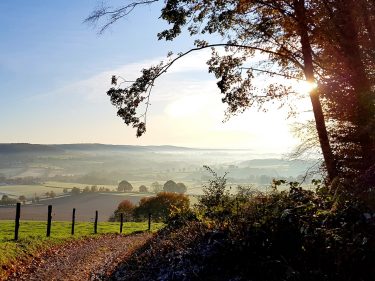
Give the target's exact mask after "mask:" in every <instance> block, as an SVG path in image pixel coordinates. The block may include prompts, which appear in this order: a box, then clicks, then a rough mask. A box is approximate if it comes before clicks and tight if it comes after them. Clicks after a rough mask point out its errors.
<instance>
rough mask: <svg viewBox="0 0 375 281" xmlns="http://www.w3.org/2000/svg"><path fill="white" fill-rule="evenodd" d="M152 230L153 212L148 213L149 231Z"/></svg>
mask: <svg viewBox="0 0 375 281" xmlns="http://www.w3.org/2000/svg"><path fill="white" fill-rule="evenodd" d="M150 230H151V213H148V231H150Z"/></svg>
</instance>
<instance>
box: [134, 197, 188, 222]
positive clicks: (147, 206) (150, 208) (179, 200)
mask: <svg viewBox="0 0 375 281" xmlns="http://www.w3.org/2000/svg"><path fill="white" fill-rule="evenodd" d="M176 209H177V210H181V211H185V210H188V209H189V198H188V197H187V196H185V195H183V194H177V193H171V192H160V193H158V194H157V195H156V196H153V197H145V198H142V199H141V201H140V202H139V206H137V207H136V208H135V210H134V215H135V217H137V218H138V219H144V218H146V217H147V216H148V214H149V213H151V214H152V218H153V219H154V220H162V221H166V220H167V219H168V217H169V216H170V214H171V213H172V211H173V210H176Z"/></svg>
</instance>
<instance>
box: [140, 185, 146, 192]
mask: <svg viewBox="0 0 375 281" xmlns="http://www.w3.org/2000/svg"><path fill="white" fill-rule="evenodd" d="M139 192H148V189H147V187H146V186H145V185H143V184H142V185H141V186H140V187H139Z"/></svg>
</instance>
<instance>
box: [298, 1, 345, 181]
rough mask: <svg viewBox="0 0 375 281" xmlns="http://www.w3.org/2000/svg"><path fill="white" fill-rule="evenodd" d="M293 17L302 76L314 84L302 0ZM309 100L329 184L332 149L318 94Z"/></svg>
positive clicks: (333, 166) (332, 171)
mask: <svg viewBox="0 0 375 281" xmlns="http://www.w3.org/2000/svg"><path fill="white" fill-rule="evenodd" d="M294 8H295V15H296V19H297V21H298V27H299V36H300V38H301V45H302V55H303V60H304V67H305V68H304V74H305V77H306V80H307V81H308V82H310V83H314V82H315V77H314V65H313V59H312V49H311V45H310V40H309V34H308V27H307V20H306V13H305V12H306V10H305V1H304V0H294ZM310 100H311V104H312V108H313V113H314V118H315V125H316V130H317V132H318V136H319V142H320V147H321V149H322V153H323V158H324V162H325V165H326V169H327V174H328V181H329V183H330V182H332V180H333V179H334V178H335V177H337V176H338V170H337V164H336V160H335V158H334V155H333V153H332V148H331V145H330V143H329V138H328V133H327V128H326V123H325V118H324V114H323V110H322V105H321V103H320V99H319V92H318V91H317V89H314V90H312V91H311V92H310Z"/></svg>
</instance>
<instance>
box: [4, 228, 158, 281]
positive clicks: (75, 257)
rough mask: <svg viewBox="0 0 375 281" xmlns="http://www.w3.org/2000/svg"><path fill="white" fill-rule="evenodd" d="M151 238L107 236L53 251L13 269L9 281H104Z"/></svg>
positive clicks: (92, 238)
mask: <svg viewBox="0 0 375 281" xmlns="http://www.w3.org/2000/svg"><path fill="white" fill-rule="evenodd" d="M151 237H152V234H149V233H140V234H134V235H129V236H123V235H120V234H105V235H100V236H96V237H87V238H86V239H80V240H72V241H70V242H67V243H65V244H63V245H60V246H56V247H52V248H50V249H49V250H47V251H46V252H44V253H41V254H39V255H37V256H35V257H33V258H32V259H31V261H29V262H28V263H26V264H23V263H20V264H18V265H16V266H15V267H13V268H12V269H11V272H10V275H9V277H8V279H7V280H17V281H18V280H28V281H29V280H30V281H31V280H38V281H42V280H48V281H49V280H59V281H62V280H69V281H74V280H80V281H83V280H103V279H104V278H105V277H106V276H109V275H110V274H111V273H112V271H113V270H114V269H115V268H116V266H117V265H118V264H119V263H120V262H121V261H123V260H125V259H126V258H127V257H129V256H130V255H131V254H132V253H133V252H134V251H135V250H136V249H137V248H139V247H141V246H142V245H144V244H145V243H146V242H147V241H148V240H149V239H150V238H151Z"/></svg>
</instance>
